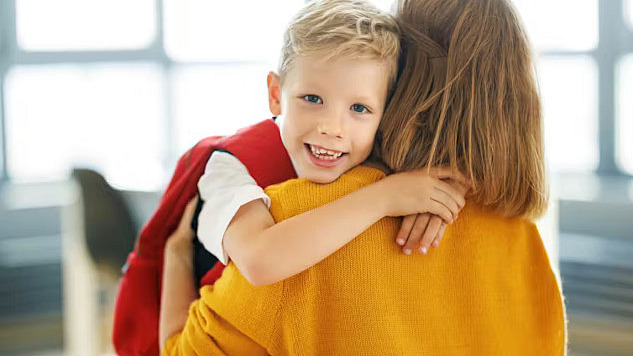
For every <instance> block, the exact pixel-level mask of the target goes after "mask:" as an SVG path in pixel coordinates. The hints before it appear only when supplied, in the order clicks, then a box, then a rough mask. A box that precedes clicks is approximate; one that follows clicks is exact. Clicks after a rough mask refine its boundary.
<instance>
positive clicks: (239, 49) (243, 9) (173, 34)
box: [164, 0, 304, 63]
mask: <svg viewBox="0 0 633 356" xmlns="http://www.w3.org/2000/svg"><path fill="white" fill-rule="evenodd" d="M303 5H304V2H303V1H302V0H270V1H261V0H245V1H208V0H164V9H165V19H164V23H165V49H166V51H167V53H168V55H169V56H170V57H172V58H174V59H175V60H178V61H190V62H196V61H215V62H230V61H252V62H265V63H276V62H277V59H278V57H279V51H280V49H281V43H282V40H283V32H284V30H285V29H286V26H287V23H288V21H289V20H290V19H291V18H292V16H294V15H295V13H296V12H297V11H298V10H299V9H300V8H301V7H302V6H303Z"/></svg>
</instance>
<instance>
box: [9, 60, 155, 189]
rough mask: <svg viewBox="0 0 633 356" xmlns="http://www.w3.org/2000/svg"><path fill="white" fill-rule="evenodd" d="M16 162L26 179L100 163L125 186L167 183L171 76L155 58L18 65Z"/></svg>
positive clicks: (14, 79)
mask: <svg viewBox="0 0 633 356" xmlns="http://www.w3.org/2000/svg"><path fill="white" fill-rule="evenodd" d="M5 103H6V106H5V107H6V113H7V116H6V119H7V120H6V123H7V154H8V159H7V163H8V168H9V172H10V175H11V178H12V179H13V180H15V181H18V182H24V181H30V182H33V181H50V180H57V179H64V178H66V177H67V176H68V174H69V173H70V170H71V169H72V167H74V166H81V167H88V168H94V169H96V170H98V171H100V172H101V173H102V174H104V175H105V177H106V178H107V179H108V181H109V182H111V183H112V184H114V185H115V186H117V187H125V188H138V189H158V188H160V186H161V184H163V183H164V179H165V177H164V175H165V173H164V172H163V170H164V169H163V166H162V161H161V158H162V157H163V156H164V155H163V154H162V153H163V151H165V149H166V147H165V145H164V140H163V132H164V129H163V127H164V126H165V124H164V117H163V112H164V109H163V105H162V103H164V93H163V76H162V71H161V69H160V68H159V67H157V66H154V65H150V64H137V65H134V64H125V65H114V64H92V65H82V66H77V65H73V66H71V65H56V66H54V65H45V66H44V65H43V66H18V67H15V68H14V69H12V70H11V71H10V72H9V74H8V77H7V79H6V92H5Z"/></svg>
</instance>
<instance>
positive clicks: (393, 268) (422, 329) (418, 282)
mask: <svg viewBox="0 0 633 356" xmlns="http://www.w3.org/2000/svg"><path fill="white" fill-rule="evenodd" d="M383 177H384V175H383V174H382V173H381V172H379V171H377V170H374V169H371V168H367V167H357V168H355V169H353V170H352V171H350V172H348V173H347V174H345V175H343V176H342V177H341V178H340V179H338V180H337V181H336V182H335V183H333V184H329V185H318V184H313V183H310V182H308V181H306V180H301V179H297V180H292V181H288V182H285V183H282V184H279V185H276V186H272V187H269V188H268V189H267V190H266V193H267V194H268V195H269V196H270V197H271V199H272V206H271V212H272V214H273V216H274V218H275V220H276V221H281V220H284V219H287V218H289V217H292V216H294V215H297V214H300V213H302V212H305V211H307V210H310V209H314V208H316V207H318V206H321V205H323V204H326V203H328V202H330V201H332V200H335V199H337V198H339V197H340V196H342V195H344V194H347V193H349V192H351V191H353V190H356V189H358V188H360V187H362V186H364V185H366V184H369V183H372V182H375V181H377V180H379V179H381V178H383ZM398 228H399V220H398V219H395V218H385V219H382V220H380V221H378V222H377V223H376V224H374V225H373V226H371V227H370V228H369V229H368V230H366V231H365V232H363V233H362V234H361V235H359V236H358V237H356V238H355V239H354V240H352V241H351V242H350V243H349V244H347V245H346V246H344V247H343V248H341V249H340V250H338V251H337V252H335V253H334V254H333V255H331V256H330V257H328V258H327V259H325V260H323V261H321V262H320V263H318V264H317V265H315V266H313V267H312V268H310V269H308V270H307V271H304V272H302V273H300V274H298V275H296V276H294V277H291V278H289V279H286V280H284V281H281V282H278V283H276V284H273V285H270V286H265V287H253V286H252V285H250V284H249V283H248V282H247V281H246V280H245V279H244V277H243V276H242V275H241V274H240V272H239V271H238V270H237V268H235V265H233V264H232V263H229V265H228V266H227V268H226V269H225V271H224V274H223V275H222V277H221V278H220V279H219V280H218V281H217V282H216V284H215V285H214V286H207V287H204V288H203V289H202V290H201V298H200V299H199V300H197V301H196V302H194V303H193V304H192V306H191V308H190V314H189V319H188V321H187V324H186V326H185V329H184V330H183V331H182V333H180V334H178V335H175V336H174V337H172V338H171V339H170V340H169V341H168V343H167V345H166V348H165V351H164V353H163V354H164V355H194V354H197V355H266V354H271V355H381V356H382V355H513V356H516V355H530V356H533V355H563V354H564V352H565V341H566V336H565V319H564V308H563V301H562V298H561V294H560V292H559V287H558V284H557V281H556V279H555V277H554V274H553V272H552V270H551V268H550V264H549V262H548V259H547V256H546V254H545V250H544V248H543V244H542V242H541V239H540V237H539V234H538V231H537V229H536V227H535V226H534V224H532V223H530V222H528V221H525V220H523V219H517V218H514V219H507V218H503V217H500V216H496V215H493V214H491V213H488V212H485V211H483V210H481V209H478V208H477V207H475V206H472V204H470V205H469V204H467V206H466V208H465V209H464V210H463V211H462V212H461V213H460V218H459V219H458V221H457V222H456V223H455V224H453V225H451V226H450V227H449V228H447V229H446V234H445V237H444V239H443V240H442V245H441V246H440V248H438V249H432V251H431V252H430V253H429V255H427V256H420V255H412V256H406V255H403V254H402V253H401V252H400V249H399V248H398V246H397V245H396V244H395V242H394V237H395V234H396V232H397V230H398Z"/></svg>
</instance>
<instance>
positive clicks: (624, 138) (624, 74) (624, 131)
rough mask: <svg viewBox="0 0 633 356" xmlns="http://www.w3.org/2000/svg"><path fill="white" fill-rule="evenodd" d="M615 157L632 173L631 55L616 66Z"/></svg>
mask: <svg viewBox="0 0 633 356" xmlns="http://www.w3.org/2000/svg"><path fill="white" fill-rule="evenodd" d="M617 78H618V86H617V88H618V89H617V93H618V97H617V101H618V115H617V117H618V120H617V130H616V132H617V138H616V142H617V158H618V160H617V161H618V164H619V165H620V167H621V168H622V169H623V170H624V171H626V172H628V173H629V174H633V137H632V136H633V101H631V98H633V55H628V56H626V57H624V58H623V59H622V61H621V62H620V64H619V66H618V76H617Z"/></svg>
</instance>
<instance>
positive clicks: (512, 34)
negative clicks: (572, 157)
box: [376, 0, 548, 218]
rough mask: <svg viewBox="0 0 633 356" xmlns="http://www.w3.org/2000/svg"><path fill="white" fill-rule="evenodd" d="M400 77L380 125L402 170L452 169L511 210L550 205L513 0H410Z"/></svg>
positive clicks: (477, 192)
mask: <svg viewBox="0 0 633 356" xmlns="http://www.w3.org/2000/svg"><path fill="white" fill-rule="evenodd" d="M398 8H399V10H398V15H397V16H396V18H397V21H398V24H399V25H400V30H401V32H402V41H403V43H402V51H403V54H402V58H401V67H400V70H401V74H400V77H399V78H398V83H397V85H396V88H395V90H394V94H393V97H392V99H391V102H390V104H389V106H388V107H387V109H386V111H385V113H384V116H383V120H382V121H381V124H380V127H379V129H378V137H377V140H376V145H377V146H376V149H377V154H378V156H380V157H381V158H382V160H383V161H384V162H385V163H386V164H387V165H388V166H389V167H390V168H391V169H393V170H395V171H403V170H410V169H416V168H422V167H427V168H428V167H431V166H438V165H448V166H451V167H453V168H454V169H458V170H459V171H461V172H463V173H465V174H466V175H467V176H468V177H469V178H470V180H471V181H472V182H473V190H472V200H473V201H474V202H475V203H477V204H479V205H480V206H483V207H487V208H490V209H492V210H495V211H497V212H500V213H502V214H503V215H505V216H521V217H527V218H535V217H538V216H540V215H542V214H543V213H544V211H545V209H546V207H547V199H548V192H547V184H546V179H545V169H544V158H543V137H542V118H541V107H540V101H539V96H538V93H537V87H536V82H535V79H534V73H533V66H532V61H531V53H530V45H529V42H528V40H527V37H526V35H525V32H524V30H523V28H522V25H521V22H520V20H519V18H518V16H517V15H516V12H515V11H514V9H513V8H512V6H511V4H510V3H509V2H508V1H507V0H404V1H401V2H400V4H399V6H398Z"/></svg>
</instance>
